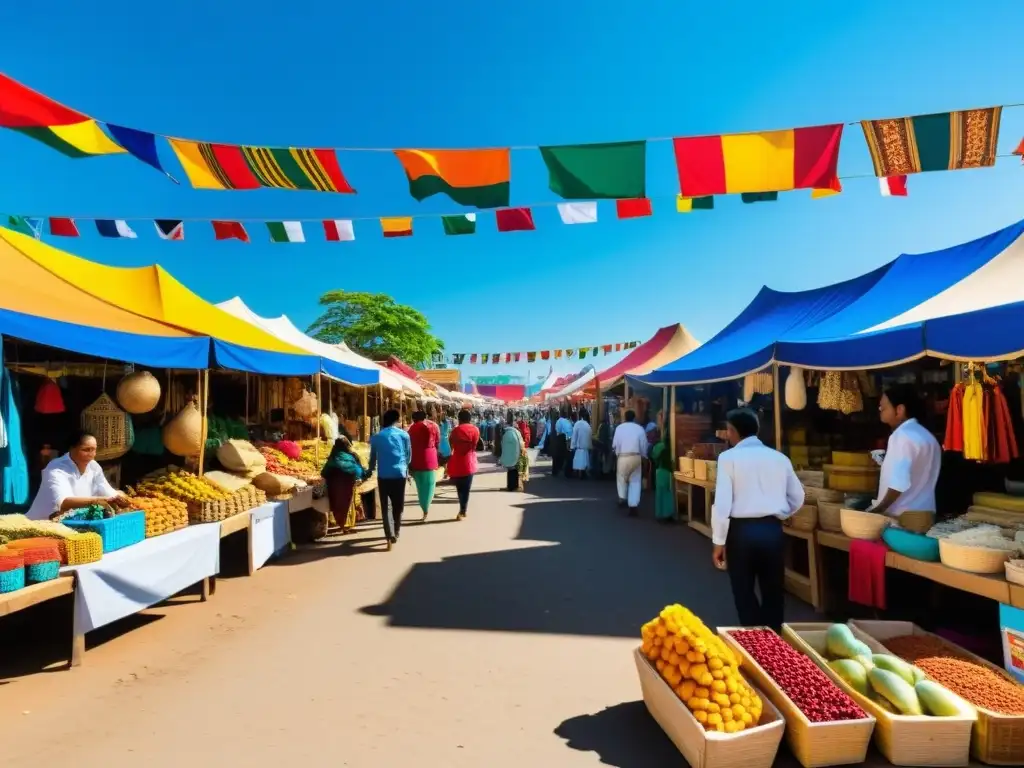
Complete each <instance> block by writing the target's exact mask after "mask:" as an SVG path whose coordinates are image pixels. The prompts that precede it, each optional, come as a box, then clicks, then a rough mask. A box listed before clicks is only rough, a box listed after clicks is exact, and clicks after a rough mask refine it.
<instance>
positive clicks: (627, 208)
mask: <svg viewBox="0 0 1024 768" xmlns="http://www.w3.org/2000/svg"><path fill="white" fill-rule="evenodd" d="M615 213H616V215H617V216H618V217H619V218H620V219H638V218H640V217H641V216H650V215H651V201H650V198H647V197H638V198H636V199H635V200H616V201H615Z"/></svg>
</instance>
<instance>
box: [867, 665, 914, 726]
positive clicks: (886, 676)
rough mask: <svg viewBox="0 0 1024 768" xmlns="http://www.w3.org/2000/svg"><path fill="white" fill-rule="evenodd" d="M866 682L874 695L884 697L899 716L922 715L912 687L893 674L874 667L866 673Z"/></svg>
mask: <svg viewBox="0 0 1024 768" xmlns="http://www.w3.org/2000/svg"><path fill="white" fill-rule="evenodd" d="M868 682H869V683H870V684H871V687H872V688H873V689H874V691H875V693H878V694H880V695H882V696H884V697H885V698H886V699H887V700H888V702H889V703H890V704H892V705H893V706H894V707H896V709H897V710H899V713H900V714H901V715H922V714H924V711H923V710H922V709H921V702H920V701H918V699H917V693H916V692H915V691H914V688H913V686H911V685H910V683H908V682H907V681H906V680H904V679H903V678H902V677H900V676H899V675H897V674H896V673H895V672H890V671H888V670H886V669H880V668H878V667H875V668H874V669H872V670H871V671H870V672H868Z"/></svg>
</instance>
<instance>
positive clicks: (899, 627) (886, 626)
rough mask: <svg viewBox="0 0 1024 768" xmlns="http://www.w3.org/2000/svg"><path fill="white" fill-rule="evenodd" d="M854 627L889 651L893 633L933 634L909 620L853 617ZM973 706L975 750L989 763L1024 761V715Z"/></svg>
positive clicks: (990, 666)
mask: <svg viewBox="0 0 1024 768" xmlns="http://www.w3.org/2000/svg"><path fill="white" fill-rule="evenodd" d="M850 628H851V629H852V630H853V633H854V635H856V636H857V637H859V638H860V639H861V640H863V641H864V642H865V643H867V644H868V645H869V646H871V648H872V649H874V648H876V647H877V648H879V649H880V650H879V652H880V653H889V651H888V649H886V648H885V641H886V640H887V639H889V638H891V637H902V636H903V635H929V634H931V633H930V632H925V631H924V630H923V629H921V628H920V627H919V626H917V625H916V624H912V623H911V622H909V621H851V622H850ZM939 639H940V640H942V642H944V643H946V644H947V645H948V646H950V647H951V648H955V649H956V650H957V652H959V653H962V654H964V655H965V656H966V657H968V658H970V659H971V660H972V661H974V662H975V663H976V664H980V665H982V666H984V667H987V668H988V669H991V670H992V671H993V672H995V673H996V674H998V675H1000V676H1001V677H1004V678H1006V679H1007V680H1009V681H1011V682H1013V683H1016V682H1017V681H1016V680H1014V679H1013V677H1012V676H1011V675H1010V674H1009V673H1008V672H1007V671H1006V670H1004V669H1001V668H1000V667H997V666H996V665H994V664H990V663H989V662H987V661H985V659H982V658H981V657H979V656H975V655H974V654H973V653H971V652H970V651H968V650H965V649H963V648H961V647H960V646H958V645H956V644H955V643H951V642H950V641H949V640H946V639H945V638H944V637H940V638H939ZM968 704H970V702H968ZM971 706H972V707H973V708H974V709H975V710H976V711H977V714H978V720H977V723H976V724H975V726H974V730H973V732H972V735H971V754H972V755H974V757H975V758H976V759H978V760H980V761H981V762H983V763H988V764H989V765H1024V715H1003V714H1000V713H998V712H993V711H992V710H990V709H985V708H984V707H979V706H977V705H971Z"/></svg>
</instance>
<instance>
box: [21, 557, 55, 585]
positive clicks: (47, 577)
mask: <svg viewBox="0 0 1024 768" xmlns="http://www.w3.org/2000/svg"><path fill="white" fill-rule="evenodd" d="M59 573H60V561H59V560H47V561H45V562H42V563H32V565H26V566H25V583H26V584H39V583H41V582H44V581H53V580H54V579H56V578H57V574H59Z"/></svg>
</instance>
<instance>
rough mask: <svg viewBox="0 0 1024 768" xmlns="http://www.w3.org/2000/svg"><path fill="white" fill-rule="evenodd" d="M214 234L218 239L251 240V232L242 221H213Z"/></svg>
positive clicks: (246, 241)
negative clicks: (247, 230) (246, 229)
mask: <svg viewBox="0 0 1024 768" xmlns="http://www.w3.org/2000/svg"><path fill="white" fill-rule="evenodd" d="M210 223H211V224H212V225H213V236H214V238H215V239H217V240H241V241H242V242H243V243H248V242H249V233H248V232H246V231H245V227H244V226H243V225H242V222H240V221H211V222H210Z"/></svg>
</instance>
